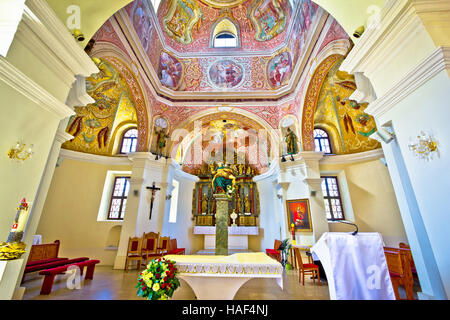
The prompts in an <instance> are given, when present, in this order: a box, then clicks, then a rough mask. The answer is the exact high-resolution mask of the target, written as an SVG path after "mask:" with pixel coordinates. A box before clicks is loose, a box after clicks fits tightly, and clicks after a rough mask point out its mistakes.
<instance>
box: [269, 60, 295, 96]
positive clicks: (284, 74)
mask: <svg viewBox="0 0 450 320" xmlns="http://www.w3.org/2000/svg"><path fill="white" fill-rule="evenodd" d="M291 74H292V59H291V54H290V53H289V52H287V51H285V52H282V53H280V54H278V55H276V56H275V57H274V58H272V60H270V61H269V63H268V64H267V75H268V79H269V83H270V85H271V86H272V87H273V88H278V87H281V86H283V85H285V84H287V83H288V82H289V80H290V78H291Z"/></svg>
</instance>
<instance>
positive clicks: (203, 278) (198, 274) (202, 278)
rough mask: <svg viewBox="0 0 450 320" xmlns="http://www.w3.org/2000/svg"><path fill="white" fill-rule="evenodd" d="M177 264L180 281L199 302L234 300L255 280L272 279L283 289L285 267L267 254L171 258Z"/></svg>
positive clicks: (167, 257)
mask: <svg viewBox="0 0 450 320" xmlns="http://www.w3.org/2000/svg"><path fill="white" fill-rule="evenodd" d="M165 258H166V259H169V260H172V261H175V262H176V267H177V268H178V271H179V274H178V277H179V278H180V279H183V280H184V281H186V282H187V283H188V284H189V285H190V286H191V288H192V290H194V293H195V295H196V297H197V299H199V300H233V298H234V296H235V294H236V292H237V291H238V290H239V288H240V287H241V286H242V285H244V284H245V283H246V282H247V281H249V280H251V279H254V278H272V279H275V280H276V282H277V284H278V285H279V286H280V288H281V289H283V266H282V265H281V264H280V263H279V262H278V261H276V260H274V259H272V258H270V257H269V256H267V255H266V254H265V253H263V252H257V253H236V254H233V255H230V256H207V255H192V256H188V255H167V256H165Z"/></svg>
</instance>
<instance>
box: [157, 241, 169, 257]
mask: <svg viewBox="0 0 450 320" xmlns="http://www.w3.org/2000/svg"><path fill="white" fill-rule="evenodd" d="M158 242H159V244H158V249H157V250H158V251H157V252H158V254H160V255H164V254H167V252H169V244H170V237H160V238H159V241H158Z"/></svg>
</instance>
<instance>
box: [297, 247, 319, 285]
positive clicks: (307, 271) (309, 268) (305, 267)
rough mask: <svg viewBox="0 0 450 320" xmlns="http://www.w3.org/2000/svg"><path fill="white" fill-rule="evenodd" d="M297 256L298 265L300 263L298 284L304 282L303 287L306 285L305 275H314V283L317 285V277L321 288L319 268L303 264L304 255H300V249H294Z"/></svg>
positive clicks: (310, 264)
mask: <svg viewBox="0 0 450 320" xmlns="http://www.w3.org/2000/svg"><path fill="white" fill-rule="evenodd" d="M294 252H295V256H296V257H297V263H298V282H299V283H300V282H302V281H303V285H305V274H310V273H311V274H312V278H313V283H314V284H315V283H316V276H317V279H318V280H319V286H320V285H321V284H320V274H319V266H318V265H316V264H313V263H308V264H303V259H302V255H301V254H300V250H299V249H298V248H294ZM300 278H302V281H300Z"/></svg>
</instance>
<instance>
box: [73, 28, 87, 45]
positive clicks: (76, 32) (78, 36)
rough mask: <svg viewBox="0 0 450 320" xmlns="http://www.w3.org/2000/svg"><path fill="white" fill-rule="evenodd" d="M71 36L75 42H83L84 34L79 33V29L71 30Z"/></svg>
mask: <svg viewBox="0 0 450 320" xmlns="http://www.w3.org/2000/svg"><path fill="white" fill-rule="evenodd" d="M72 35H73V37H74V38H75V39H76V40H77V41H80V42H83V41H84V34H83V32H81V30H80V29H75V30H73V34H72Z"/></svg>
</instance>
